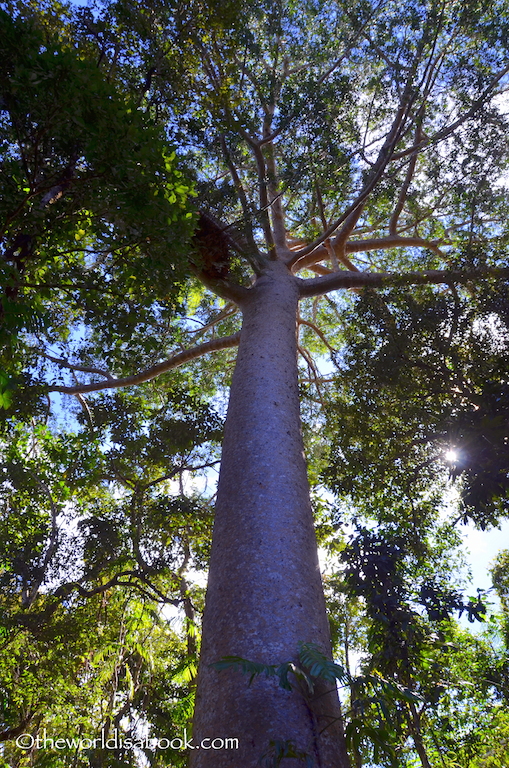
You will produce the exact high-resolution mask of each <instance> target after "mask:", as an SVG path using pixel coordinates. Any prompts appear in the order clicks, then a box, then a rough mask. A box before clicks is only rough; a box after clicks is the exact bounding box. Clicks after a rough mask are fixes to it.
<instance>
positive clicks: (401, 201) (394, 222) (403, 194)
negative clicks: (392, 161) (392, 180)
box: [389, 125, 422, 235]
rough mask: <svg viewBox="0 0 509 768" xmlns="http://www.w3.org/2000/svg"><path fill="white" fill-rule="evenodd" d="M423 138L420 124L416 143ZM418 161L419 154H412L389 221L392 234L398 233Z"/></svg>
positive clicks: (415, 139) (416, 132)
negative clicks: (400, 218)
mask: <svg viewBox="0 0 509 768" xmlns="http://www.w3.org/2000/svg"><path fill="white" fill-rule="evenodd" d="M421 138H422V130H421V126H420V125H419V126H417V129H416V131H415V138H414V145H417V144H419V142H420V141H421ZM416 163H417V154H415V155H412V157H411V159H410V162H409V164H408V168H407V172H406V176H405V181H404V182H403V186H402V187H401V189H400V192H399V195H398V202H397V203H396V206H395V208H394V211H393V213H392V216H391V218H390V221H389V232H390V234H391V235H396V233H397V228H398V219H399V217H400V215H401V212H402V210H403V207H404V205H405V201H406V198H407V194H408V190H409V188H410V184H411V183H412V179H413V177H414V173H415V166H416Z"/></svg>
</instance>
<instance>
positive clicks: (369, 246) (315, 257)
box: [294, 235, 442, 272]
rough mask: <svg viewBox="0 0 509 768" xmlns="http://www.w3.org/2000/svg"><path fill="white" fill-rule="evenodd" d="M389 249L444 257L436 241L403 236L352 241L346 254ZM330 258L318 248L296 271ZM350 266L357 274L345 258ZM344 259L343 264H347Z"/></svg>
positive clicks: (334, 239)
mask: <svg viewBox="0 0 509 768" xmlns="http://www.w3.org/2000/svg"><path fill="white" fill-rule="evenodd" d="M330 242H331V245H332V247H333V248H335V247H336V238H335V237H334V238H332V240H331V241H330ZM389 248H426V249H427V250H429V251H433V252H434V253H437V254H438V255H442V253H441V251H440V248H439V245H438V242H437V241H436V240H425V239H424V238H422V237H401V235H387V236H386V237H373V238H370V239H369V240H350V242H348V243H346V245H345V246H344V251H345V253H347V254H348V253H365V252H367V251H384V250H388V249H389ZM328 258H329V251H328V250H327V248H326V247H325V246H324V245H321V246H320V247H319V248H316V250H314V251H313V252H312V253H310V254H308V255H307V256H305V257H304V258H303V259H299V261H298V263H297V264H296V265H295V267H294V271H297V270H300V269H309V268H311V269H314V265H315V264H316V263H317V262H319V261H324V260H325V259H328ZM344 259H346V261H347V262H348V264H350V265H351V266H350V271H351V272H357V271H358V270H357V269H356V268H355V267H354V265H353V264H352V263H351V262H350V261H349V260H348V259H347V258H346V256H345V257H344ZM344 259H342V261H343V263H346V262H345V261H344Z"/></svg>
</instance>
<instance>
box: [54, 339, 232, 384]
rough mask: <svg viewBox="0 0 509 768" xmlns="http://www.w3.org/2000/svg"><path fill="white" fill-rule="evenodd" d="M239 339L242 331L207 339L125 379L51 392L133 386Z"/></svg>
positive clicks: (229, 345) (230, 346) (229, 346)
mask: <svg viewBox="0 0 509 768" xmlns="http://www.w3.org/2000/svg"><path fill="white" fill-rule="evenodd" d="M239 341H240V331H239V332H238V333H234V334H233V335H232V336H223V337H222V338H220V339H211V340H210V341H205V342H204V343H203V344H198V345H197V346H196V347H192V348H191V349H186V350H184V351H183V352H179V353H178V354H176V355H173V357H170V358H169V359H168V360H165V361H164V362H162V363H157V364H156V365H153V366H152V367H151V368H147V369H146V370H144V371H141V372H140V373H135V374H134V375H133V376H126V377H125V378H123V379H113V380H108V381H98V382H92V383H90V384H78V385H76V386H74V387H63V386H52V387H50V388H49V392H62V393H64V394H66V395H77V394H82V393H83V392H98V391H99V390H102V389H119V388H120V387H131V386H135V385H136V384H143V383H144V382H146V381H151V380H152V379H155V378H156V377H157V376H160V375H161V374H162V373H166V372H167V371H171V370H172V369H173V368H178V367H179V366H180V365H183V364H184V363H188V362H189V361H190V360H196V358H198V357H201V356H202V355H206V354H207V353H208V352H217V351H219V350H221V349H230V348H232V347H236V346H237V345H238V343H239Z"/></svg>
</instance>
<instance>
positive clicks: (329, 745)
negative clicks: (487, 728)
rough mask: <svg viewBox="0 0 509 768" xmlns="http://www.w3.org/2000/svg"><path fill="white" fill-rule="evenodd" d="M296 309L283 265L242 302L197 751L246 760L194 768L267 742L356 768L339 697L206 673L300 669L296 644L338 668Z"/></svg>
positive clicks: (328, 764) (204, 756)
mask: <svg viewBox="0 0 509 768" xmlns="http://www.w3.org/2000/svg"><path fill="white" fill-rule="evenodd" d="M298 301H299V284H298V280H297V279H296V278H294V277H293V276H292V275H291V274H290V272H289V271H288V269H287V267H286V266H285V265H284V264H283V263H282V262H272V263H271V265H270V267H269V268H268V269H267V270H265V273H264V274H263V275H262V276H261V277H260V278H258V280H257V282H256V284H255V286H254V287H253V288H252V290H251V291H249V296H247V297H246V299H245V301H243V306H242V310H243V326H242V332H241V340H240V348H239V353H238V358H237V364H236V368H235V372H234V376H233V381H232V387H231V394H230V402H229V408H228V416H227V421H226V427H225V436H224V444H223V454H222V463H221V472H220V479H219V487H218V495H217V506H216V519H215V525H214V534H213V543H212V555H211V562H210V572H209V583H208V590H207V600H206V608H205V615H204V620H203V640H202V649H201V659H200V669H199V673H198V687H197V699H196V711H195V720H194V729H193V737H194V744H195V745H198V744H199V743H200V741H201V740H202V739H207V738H209V739H214V738H226V737H234V738H238V739H239V749H238V750H214V749H206V750H205V749H203V748H200V749H197V748H195V749H194V750H193V751H192V753H191V762H190V765H191V768H233V767H234V766H235V768H255V766H256V765H257V763H258V761H259V759H260V757H261V756H262V755H263V754H264V753H266V752H267V750H268V749H269V746H270V742H271V741H272V742H292V744H293V745H294V747H295V748H296V749H297V750H299V751H301V752H306V753H307V754H308V755H310V756H311V757H312V759H313V760H314V765H316V766H319V767H320V768H349V761H348V756H347V753H346V749H345V744H344V738H343V733H342V726H341V720H340V709H339V702H338V697H337V692H336V690H335V688H334V686H331V684H329V683H325V682H323V683H321V684H320V683H319V684H318V686H317V689H316V690H315V693H314V697H313V699H314V700H313V701H311V702H310V701H308V700H306V698H305V697H304V696H303V695H302V694H301V693H299V692H297V691H291V692H289V691H285V690H283V689H282V688H280V687H278V684H277V681H275V680H274V679H272V678H265V677H261V676H259V677H257V678H256V679H255V680H254V681H253V683H252V684H251V686H249V685H248V682H249V679H248V677H247V676H245V675H242V673H241V672H238V671H237V670H232V669H226V670H221V671H217V670H216V669H214V668H213V667H211V666H210V665H211V664H213V663H214V662H216V661H219V660H220V659H221V658H223V657H225V656H240V657H242V658H244V659H248V660H250V661H257V662H262V663H265V664H280V663H283V662H286V661H289V660H296V659H297V654H298V644H299V642H313V643H316V644H317V645H318V646H320V647H321V648H322V649H323V651H324V652H325V653H326V654H327V655H328V656H330V638H329V627H328V621H327V615H326V610H325V601H324V596H323V590H322V584H321V577H320V571H319V566H318V557H317V546H316V539H315V534H314V528H313V519H312V511H311V505H310V498H309V486H308V480H307V474H306V462H305V458H304V451H303V443H302V436H301V428H300V412H299V396H298V381H297V338H296V328H297V323H296V318H297V306H298ZM331 688H333V690H332V691H331ZM207 743H208V744H210V742H207ZM303 764H305V763H302V762H299V761H298V760H297V759H290V758H284V759H283V760H282V762H281V765H282V766H283V768H290V766H297V765H299V766H302V765H303Z"/></svg>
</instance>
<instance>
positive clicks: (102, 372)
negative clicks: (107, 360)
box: [36, 349, 115, 381]
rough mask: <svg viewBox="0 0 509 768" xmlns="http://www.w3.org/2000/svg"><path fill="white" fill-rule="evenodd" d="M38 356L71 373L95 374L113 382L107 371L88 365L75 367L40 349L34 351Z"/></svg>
mask: <svg viewBox="0 0 509 768" xmlns="http://www.w3.org/2000/svg"><path fill="white" fill-rule="evenodd" d="M36 351H37V352H38V354H39V355H41V356H42V357H45V358H46V360H51V362H52V363H56V364H57V365H60V366H61V367H62V368H69V369H70V370H71V371H80V372H81V373H97V374H99V376H104V377H105V378H106V379H110V380H111V381H114V379H115V377H114V376H112V374H111V373H110V372H109V371H105V370H103V369H102V368H95V367H93V366H90V365H77V364H76V363H70V362H69V361H68V360H64V359H63V358H60V357H53V355H48V353H47V352H44V351H43V350H42V349H38V350H36Z"/></svg>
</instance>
